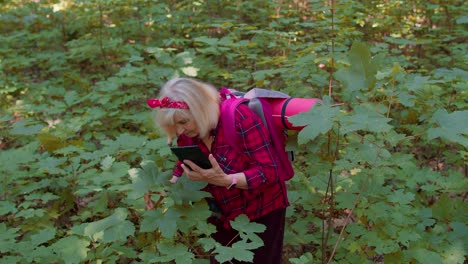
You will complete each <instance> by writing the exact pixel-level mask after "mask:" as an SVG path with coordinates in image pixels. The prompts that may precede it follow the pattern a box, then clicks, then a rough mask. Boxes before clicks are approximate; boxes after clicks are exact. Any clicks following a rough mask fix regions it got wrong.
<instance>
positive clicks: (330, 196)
mask: <svg viewBox="0 0 468 264" xmlns="http://www.w3.org/2000/svg"><path fill="white" fill-rule="evenodd" d="M330 12H331V35H332V37H331V59H330V61H331V65H330V79H329V84H328V96H330V97H332V94H333V73H334V70H333V68H334V65H335V62H334V58H333V56H334V52H335V22H334V18H335V1H334V0H330ZM331 133H332V132H331V131H329V132H328V147H327V148H328V155H329V156H333V160H335V159H337V158H338V156H337V153H338V149H337V150H335V153H333V154H332V149H331V146H332V134H331ZM338 145H339V144H338V143H337V146H336V147H337V148H338ZM334 189H335V186H334V181H333V169H330V170H329V173H328V184H327V191H326V192H325V201H327V202H328V210H327V211H328V212H327V214H324V215H327V219H326V221H324V222H323V223H322V249H321V250H322V263H326V262H327V260H328V257H327V255H328V254H327V247H328V246H327V245H328V240H329V238H330V233H331V232H333V225H332V219H333V211H334V203H335V201H334V200H335V192H334ZM325 223H327V230H326V231H325Z"/></svg>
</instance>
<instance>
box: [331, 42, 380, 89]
mask: <svg viewBox="0 0 468 264" xmlns="http://www.w3.org/2000/svg"><path fill="white" fill-rule="evenodd" d="M348 62H349V67H347V68H341V69H339V70H338V71H337V72H336V75H335V76H336V78H337V79H338V80H339V81H341V82H342V83H343V84H344V87H345V89H347V90H349V92H350V93H351V94H353V93H354V92H356V91H360V90H368V89H371V88H374V85H375V81H376V78H375V75H376V73H377V71H378V66H379V65H377V63H376V61H375V60H372V58H371V53H370V50H369V47H368V45H366V44H364V43H362V42H355V43H353V45H352V46H351V49H350V51H349V53H348Z"/></svg>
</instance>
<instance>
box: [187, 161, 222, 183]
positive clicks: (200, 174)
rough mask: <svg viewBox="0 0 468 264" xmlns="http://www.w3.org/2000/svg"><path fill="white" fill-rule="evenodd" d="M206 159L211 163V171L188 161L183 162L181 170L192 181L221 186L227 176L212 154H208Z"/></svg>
mask: <svg viewBox="0 0 468 264" xmlns="http://www.w3.org/2000/svg"><path fill="white" fill-rule="evenodd" d="M208 159H209V160H210V163H211V169H206V170H205V169H202V168H200V167H199V166H197V165H196V164H195V163H193V162H192V161H190V160H184V163H183V164H182V168H183V169H184V171H185V174H186V175H187V177H188V178H189V179H190V180H192V181H205V182H208V183H211V184H215V185H222V183H224V181H225V180H226V178H227V174H226V173H224V171H223V170H222V169H221V167H220V166H219V164H218V161H216V159H215V158H214V157H213V154H210V156H209V157H208ZM185 164H187V165H188V166H190V168H192V169H190V168H189V167H188V166H187V165H185Z"/></svg>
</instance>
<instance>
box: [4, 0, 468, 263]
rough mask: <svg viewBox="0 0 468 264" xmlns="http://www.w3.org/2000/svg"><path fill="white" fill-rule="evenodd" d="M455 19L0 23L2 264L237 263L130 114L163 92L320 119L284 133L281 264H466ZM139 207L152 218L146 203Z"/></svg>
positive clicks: (314, 15)
mask: <svg viewBox="0 0 468 264" xmlns="http://www.w3.org/2000/svg"><path fill="white" fill-rule="evenodd" d="M466 9H467V7H466V5H464V4H463V2H462V1H457V0H450V1H435V0H432V1H420V0H415V1H411V3H410V2H408V3H406V2H405V3H403V2H402V1H397V0H389V1H380V2H379V1H360V2H357V1H350V0H342V1H321V0H304V1H302V0H301V1H259V0H253V1H211V0H209V1H185V0H183V1H157V2H155V1H139V0H138V1H132V3H131V4H130V3H129V2H128V1H23V0H13V1H9V2H8V3H3V4H2V5H0V11H1V12H0V14H1V15H0V21H1V23H0V32H1V34H0V35H1V39H2V41H1V42H0V55H1V56H0V102H1V104H0V150H1V151H0V174H1V176H2V177H1V179H0V220H1V221H0V233H1V235H0V262H2V263H88V262H109V263H130V262H132V263H149V262H159V263H208V259H209V258H210V257H214V258H216V259H217V260H218V261H221V262H228V261H231V260H233V259H237V260H243V261H251V260H252V258H253V255H252V252H251V250H253V249H255V248H258V247H260V246H261V245H262V241H261V240H260V239H259V237H258V234H259V233H261V232H263V230H264V226H262V225H257V224H255V223H250V222H249V221H248V220H247V218H246V217H245V216H240V217H239V218H237V219H235V220H234V221H233V222H232V223H231V224H232V227H233V228H234V229H236V230H238V231H239V232H240V233H239V240H238V241H237V242H235V243H233V244H230V245H227V246H222V245H219V244H218V243H217V242H216V241H215V240H214V239H212V238H211V237H210V235H211V234H212V233H213V232H215V227H214V226H213V225H211V224H209V223H208V221H207V219H208V218H209V217H210V216H211V213H210V211H209V209H208V205H207V203H206V201H205V198H206V197H208V196H209V194H208V193H206V192H203V191H200V189H201V188H202V187H203V186H204V185H203V184H202V183H195V182H191V181H189V180H188V179H186V178H185V177H182V178H181V179H180V181H179V182H178V183H177V184H175V185H173V184H170V183H169V182H168V180H169V178H170V176H171V170H172V168H173V165H174V162H175V158H174V157H173V156H172V155H171V154H170V150H169V148H168V147H167V145H166V139H165V138H164V135H161V134H160V132H159V131H158V130H157V129H155V128H154V127H153V125H152V123H153V121H152V117H151V114H150V111H149V109H148V108H146V106H145V100H146V98H148V97H151V96H154V94H155V93H156V92H157V90H158V87H160V86H161V85H162V84H163V83H164V82H165V81H166V80H168V79H170V78H171V77H174V76H180V75H184V76H190V77H196V78H200V79H203V80H205V81H207V82H210V83H213V84H215V85H216V86H219V87H221V86H228V87H232V88H236V89H239V90H248V89H250V88H252V87H262V88H268V89H274V90H281V91H284V92H287V93H289V94H291V95H292V96H296V97H314V98H320V99H322V101H323V104H321V105H317V106H314V108H313V109H311V110H310V111H308V112H304V113H301V114H299V115H296V116H294V117H292V118H291V121H292V122H293V123H294V124H297V125H305V126H306V127H305V128H304V129H303V130H302V131H300V132H291V133H290V141H291V143H292V144H291V145H290V146H288V148H291V149H294V150H295V153H296V161H295V162H294V164H295V166H296V170H295V171H296V176H295V177H294V178H293V179H292V180H290V181H289V182H288V183H287V184H288V188H289V199H290V202H291V206H290V207H289V208H288V211H287V225H286V227H287V228H286V234H285V241H284V244H285V246H284V252H283V253H284V254H283V256H284V257H283V258H284V262H285V263H296V264H297V263H382V262H385V263H429V262H430V263H464V261H465V258H466V254H467V253H466V244H467V233H468V232H467V228H466V222H467V218H466V215H465V214H462V213H460V212H465V211H466V210H467V209H466V189H467V188H466V187H467V178H466V170H467V168H466V159H467V152H466V147H467V140H466V137H467V129H466V125H465V124H466V123H467V120H466V119H467V118H466V117H467V116H468V115H467V111H466V106H467V103H466V99H465V98H466V93H467V92H466V86H467V85H466V84H467V79H468V78H467V76H468V75H467V72H466V61H467V57H466V41H464V40H465V39H466V24H467V21H468V20H467V17H466V15H465V14H466ZM145 195H151V199H152V200H153V203H154V208H153V210H146V208H145V202H144V196H145Z"/></svg>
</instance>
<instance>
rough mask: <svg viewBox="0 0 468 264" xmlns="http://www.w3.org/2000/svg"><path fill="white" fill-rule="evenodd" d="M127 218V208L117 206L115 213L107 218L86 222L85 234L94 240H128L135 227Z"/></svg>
mask: <svg viewBox="0 0 468 264" xmlns="http://www.w3.org/2000/svg"><path fill="white" fill-rule="evenodd" d="M126 218H127V209H124V208H117V209H116V210H115V212H114V214H112V215H110V216H108V217H106V218H103V219H101V220H98V221H95V222H92V223H88V224H84V226H83V235H84V236H87V237H89V238H90V239H92V240H94V241H102V242H117V241H127V238H128V236H132V235H134V232H135V227H134V225H133V223H132V222H130V221H128V220H126Z"/></svg>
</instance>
